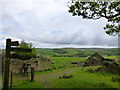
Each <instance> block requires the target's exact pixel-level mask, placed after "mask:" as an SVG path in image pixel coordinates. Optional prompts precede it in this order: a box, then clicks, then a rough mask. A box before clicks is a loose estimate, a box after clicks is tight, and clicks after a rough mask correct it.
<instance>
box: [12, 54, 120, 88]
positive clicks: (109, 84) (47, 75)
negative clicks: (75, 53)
mask: <svg viewBox="0 0 120 90" xmlns="http://www.w3.org/2000/svg"><path fill="white" fill-rule="evenodd" d="M115 57H116V56H110V57H107V58H114V59H115ZM50 59H51V60H52V62H53V63H54V64H52V66H51V69H48V70H45V71H38V72H35V81H34V82H30V76H29V77H25V76H20V75H14V77H13V88H118V84H119V82H113V81H112V76H114V75H113V74H108V73H105V72H93V73H91V72H86V70H87V69H88V68H98V67H99V66H91V67H84V68H81V67H78V66H75V65H74V66H72V65H71V64H70V63H71V62H82V61H84V60H86V59H87V57H81V58H78V57H50ZM63 75H72V76H73V77H72V78H62V79H59V77H60V76H63Z"/></svg>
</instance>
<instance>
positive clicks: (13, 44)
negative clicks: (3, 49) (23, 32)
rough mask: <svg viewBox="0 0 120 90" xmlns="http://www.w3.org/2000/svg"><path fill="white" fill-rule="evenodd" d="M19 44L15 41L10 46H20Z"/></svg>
mask: <svg viewBox="0 0 120 90" xmlns="http://www.w3.org/2000/svg"><path fill="white" fill-rule="evenodd" d="M18 45H19V42H18V41H13V42H11V43H10V46H18Z"/></svg>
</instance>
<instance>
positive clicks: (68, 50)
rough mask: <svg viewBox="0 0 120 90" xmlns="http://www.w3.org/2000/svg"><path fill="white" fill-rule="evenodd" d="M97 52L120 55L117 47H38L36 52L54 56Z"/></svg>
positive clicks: (104, 54) (84, 54) (72, 55)
mask: <svg viewBox="0 0 120 90" xmlns="http://www.w3.org/2000/svg"><path fill="white" fill-rule="evenodd" d="M95 52H97V53H99V54H100V55H102V56H116V55H118V53H119V52H118V49H117V48H111V49H104V48H99V49H97V48H88V49H85V48H62V49H40V48H36V53H37V54H39V55H43V56H52V57H87V56H90V55H92V54H94V53H95Z"/></svg>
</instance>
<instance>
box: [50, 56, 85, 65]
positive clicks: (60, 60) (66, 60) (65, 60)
mask: <svg viewBox="0 0 120 90" xmlns="http://www.w3.org/2000/svg"><path fill="white" fill-rule="evenodd" d="M86 59H87V57H80V58H77V57H51V60H52V62H53V63H55V64H54V65H56V66H60V65H65V66H66V65H68V66H69V65H71V62H82V61H84V60H86Z"/></svg>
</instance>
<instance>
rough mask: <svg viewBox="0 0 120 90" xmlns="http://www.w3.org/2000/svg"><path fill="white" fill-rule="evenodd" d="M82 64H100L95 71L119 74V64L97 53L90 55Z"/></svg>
mask: <svg viewBox="0 0 120 90" xmlns="http://www.w3.org/2000/svg"><path fill="white" fill-rule="evenodd" d="M83 66H102V67H100V68H98V69H97V70H96V71H105V72H108V73H113V74H120V65H119V64H117V63H116V61H115V60H113V59H105V58H104V57H102V56H100V55H99V54H98V53H95V54H93V55H91V56H90V57H89V58H88V59H87V60H86V61H84V64H83Z"/></svg>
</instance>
